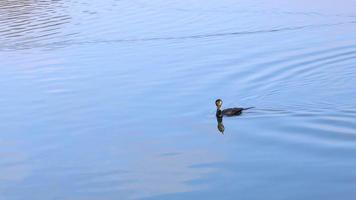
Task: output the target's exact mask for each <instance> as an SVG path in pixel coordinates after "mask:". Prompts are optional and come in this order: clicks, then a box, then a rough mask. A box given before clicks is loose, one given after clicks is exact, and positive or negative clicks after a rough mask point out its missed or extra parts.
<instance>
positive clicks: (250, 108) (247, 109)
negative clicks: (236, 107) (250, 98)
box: [242, 107, 255, 110]
mask: <svg viewBox="0 0 356 200" xmlns="http://www.w3.org/2000/svg"><path fill="white" fill-rule="evenodd" d="M251 108H255V107H248V108H243V109H242V110H248V109H251Z"/></svg>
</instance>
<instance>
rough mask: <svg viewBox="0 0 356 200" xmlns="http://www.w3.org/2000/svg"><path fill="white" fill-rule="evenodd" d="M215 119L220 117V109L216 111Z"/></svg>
mask: <svg viewBox="0 0 356 200" xmlns="http://www.w3.org/2000/svg"><path fill="white" fill-rule="evenodd" d="M216 117H222V111H221V110H220V108H217V109H216Z"/></svg>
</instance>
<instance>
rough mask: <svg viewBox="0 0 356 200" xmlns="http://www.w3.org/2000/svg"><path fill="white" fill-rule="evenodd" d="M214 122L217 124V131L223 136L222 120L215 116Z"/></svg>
mask: <svg viewBox="0 0 356 200" xmlns="http://www.w3.org/2000/svg"><path fill="white" fill-rule="evenodd" d="M216 121H217V122H218V130H219V131H220V133H222V134H224V131H225V126H224V124H223V118H222V117H218V116H216Z"/></svg>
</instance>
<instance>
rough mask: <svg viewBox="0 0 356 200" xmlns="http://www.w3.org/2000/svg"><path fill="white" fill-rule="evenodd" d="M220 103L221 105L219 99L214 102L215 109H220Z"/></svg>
mask: <svg viewBox="0 0 356 200" xmlns="http://www.w3.org/2000/svg"><path fill="white" fill-rule="evenodd" d="M222 103H223V101H222V100H221V99H217V100H216V101H215V105H216V107H217V109H220V108H221V106H222Z"/></svg>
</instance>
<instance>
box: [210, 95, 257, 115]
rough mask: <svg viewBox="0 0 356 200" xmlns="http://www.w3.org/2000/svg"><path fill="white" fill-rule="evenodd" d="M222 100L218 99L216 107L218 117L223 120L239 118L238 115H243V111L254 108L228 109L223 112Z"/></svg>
mask: <svg viewBox="0 0 356 200" xmlns="http://www.w3.org/2000/svg"><path fill="white" fill-rule="evenodd" d="M222 103H223V102H222V100H221V99H217V100H216V101H215V105H216V117H218V118H221V117H223V116H228V117H231V116H237V115H241V113H242V111H243V110H247V109H251V108H253V107H249V108H227V109H224V110H221V106H222Z"/></svg>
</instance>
